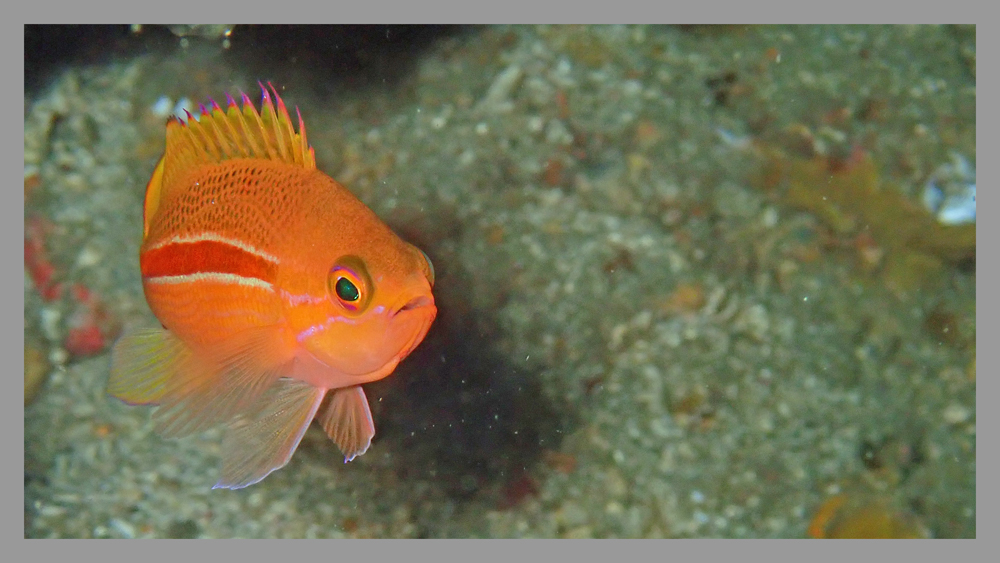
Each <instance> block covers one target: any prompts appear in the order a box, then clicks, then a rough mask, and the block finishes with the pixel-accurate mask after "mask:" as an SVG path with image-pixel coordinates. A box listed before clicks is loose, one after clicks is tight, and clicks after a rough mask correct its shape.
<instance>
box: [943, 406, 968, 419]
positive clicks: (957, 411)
mask: <svg viewBox="0 0 1000 563" xmlns="http://www.w3.org/2000/svg"><path fill="white" fill-rule="evenodd" d="M942 415H943V417H944V421H945V422H947V423H948V424H962V423H963V422H965V421H967V420H969V417H970V416H971V415H972V411H970V410H969V409H968V408H967V407H965V406H963V405H960V404H958V403H952V404H950V405H948V406H947V407H945V409H944V413H942Z"/></svg>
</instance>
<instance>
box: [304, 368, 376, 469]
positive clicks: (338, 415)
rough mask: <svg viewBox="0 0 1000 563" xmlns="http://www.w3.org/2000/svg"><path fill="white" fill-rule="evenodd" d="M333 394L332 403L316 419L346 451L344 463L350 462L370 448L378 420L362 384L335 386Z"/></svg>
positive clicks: (341, 449)
mask: <svg viewBox="0 0 1000 563" xmlns="http://www.w3.org/2000/svg"><path fill="white" fill-rule="evenodd" d="M330 393H331V396H330V403H329V404H328V405H327V406H326V408H324V409H323V412H322V413H321V414H320V416H319V417H318V418H317V420H318V421H319V423H320V426H322V427H323V430H325V431H326V435H327V436H329V437H330V439H331V440H333V441H334V443H336V444H337V447H339V448H340V451H341V452H343V453H344V463H347V462H348V461H351V460H352V459H354V458H355V457H356V456H359V455H361V454H363V453H365V452H366V451H368V446H370V445H371V443H372V437H374V436H375V423H374V422H372V411H371V409H369V408H368V398H367V397H365V392H364V390H363V389H361V386H360V385H353V386H351V387H343V388H341V389H334V390H332V391H330Z"/></svg>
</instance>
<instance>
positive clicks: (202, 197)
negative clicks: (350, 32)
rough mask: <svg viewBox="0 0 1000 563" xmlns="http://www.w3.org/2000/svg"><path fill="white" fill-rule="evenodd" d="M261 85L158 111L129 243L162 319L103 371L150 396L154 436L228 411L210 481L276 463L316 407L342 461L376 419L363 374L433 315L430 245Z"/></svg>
mask: <svg viewBox="0 0 1000 563" xmlns="http://www.w3.org/2000/svg"><path fill="white" fill-rule="evenodd" d="M269 86H270V85H269ZM261 89H262V90H263V101H262V102H261V111H260V113H257V111H256V109H255V108H254V107H253V104H252V102H250V99H249V98H248V97H247V96H246V95H245V94H244V95H243V107H242V109H241V108H240V107H238V106H237V104H236V102H235V101H234V100H233V98H232V97H230V96H228V95H227V99H228V102H229V103H228V107H227V108H226V110H225V111H223V110H222V108H220V107H219V105H218V104H216V103H215V102H212V107H211V108H210V109H209V110H206V109H205V108H204V107H202V115H201V117H199V118H198V119H197V120H195V119H193V118H192V117H191V115H190V114H188V120H187V123H186V124H185V123H184V122H182V121H180V120H178V119H176V118H171V119H170V120H169V121H168V122H167V146H166V151H165V152H164V154H163V157H162V158H161V159H160V162H159V164H157V166H156V170H155V171H154V172H153V177H152V178H151V179H150V181H149V185H148V186H147V187H146V201H145V209H144V214H143V241H142V247H141V248H140V251H139V265H140V269H141V270H142V285H143V290H144V291H145V294H146V301H147V302H148V303H149V307H150V309H152V311H153V314H155V315H156V317H157V318H158V319H159V320H160V323H162V325H163V328H162V329H148V330H140V331H137V332H134V333H131V334H128V335H126V336H124V337H122V338H121V339H120V340H119V341H118V342H117V343H116V344H115V346H114V349H113V350H112V361H111V362H112V365H111V378H110V380H109V382H108V393H109V394H111V395H113V396H115V397H117V398H119V399H121V400H123V401H125V402H126V403H129V404H138V405H154V404H155V405H159V408H158V409H157V410H156V412H155V413H154V414H153V421H154V424H155V427H156V430H157V431H158V432H159V433H161V434H162V435H165V436H182V435H185V434H190V433H193V432H198V431H201V430H204V429H207V428H209V427H211V426H214V425H217V424H220V423H226V424H227V428H226V432H225V435H224V438H223V441H222V478H221V479H220V480H219V482H218V483H217V484H216V485H215V488H219V487H222V488H230V489H238V488H242V487H246V486H248V485H252V484H254V483H256V482H258V481H260V480H261V479H263V478H264V477H266V476H267V475H268V474H269V473H271V472H272V471H274V470H275V469H278V468H280V467H282V466H284V465H285V464H286V463H288V460H289V459H290V458H291V456H292V453H293V452H294V451H295V448H296V447H297V446H298V444H299V441H300V440H301V439H302V435H303V434H304V433H305V431H306V428H308V426H309V423H310V422H311V421H312V420H313V418H316V419H317V420H318V421H319V423H320V425H321V426H322V427H323V429H324V430H325V431H326V433H327V434H328V435H329V436H330V438H331V439H332V440H333V441H334V442H335V443H336V444H337V446H339V447H340V449H341V451H342V452H343V453H344V455H345V458H346V459H345V462H346V461H350V460H351V459H353V458H354V457H355V456H358V455H361V454H363V453H364V452H365V451H366V450H367V449H368V446H369V445H370V444H371V439H372V436H374V434H375V426H374V424H373V423H372V416H371V411H370V410H369V408H368V400H367V398H366V397H365V393H364V391H363V390H362V389H361V384H362V383H368V382H370V381H375V380H378V379H381V378H383V377H385V376H387V375H389V374H390V373H392V371H393V370H394V369H395V368H396V365H397V364H398V363H399V362H400V360H402V359H403V358H405V357H406V356H407V355H408V354H409V353H410V352H412V351H413V349H414V348H416V346H417V345H418V344H420V342H421V341H422V340H423V338H424V335H426V334H427V330H428V329H429V328H430V325H431V323H432V322H433V321H434V317H435V315H436V314H437V308H436V307H435V305H434V296H433V295H432V294H431V287H432V286H433V285H434V270H433V267H432V266H431V263H430V260H429V259H428V258H427V256H426V255H425V254H424V253H423V252H421V251H420V250H419V249H417V248H416V247H415V246H413V245H411V244H409V243H406V242H404V241H403V240H401V239H400V238H399V237H397V236H396V235H395V233H393V232H392V231H391V230H390V229H389V227H387V226H386V225H385V224H384V223H382V221H380V220H379V218H378V217H377V216H376V215H375V213H374V212H372V211H371V210H370V209H368V208H367V207H366V206H365V205H364V204H363V203H361V201H360V200H358V199H357V198H356V197H354V195H352V194H351V192H349V191H348V190H347V189H346V188H344V186H342V185H340V184H338V183H337V182H336V181H334V180H333V179H332V178H330V177H329V176H327V175H326V174H324V173H322V172H320V171H319V170H316V160H315V154H314V152H313V149H312V147H310V146H309V145H308V143H307V142H306V131H305V126H304V125H303V123H302V117H301V115H300V116H299V127H298V132H297V133H296V132H295V130H294V128H293V126H292V122H291V119H290V118H289V116H288V111H287V110H286V109H285V104H284V103H283V102H282V100H281V98H280V97H279V96H278V93H277V92H276V91H275V90H274V87H273V86H271V91H272V92H274V99H275V100H276V101H277V110H275V107H274V104H273V103H272V101H271V97H270V95H269V93H268V91H267V89H265V88H264V87H263V85H262V86H261ZM296 113H297V112H296ZM324 399H325V401H324Z"/></svg>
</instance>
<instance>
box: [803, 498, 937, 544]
mask: <svg viewBox="0 0 1000 563" xmlns="http://www.w3.org/2000/svg"><path fill="white" fill-rule="evenodd" d="M808 534H809V537H811V538H816V539H917V538H929V537H931V533H930V530H928V529H927V528H926V527H925V526H924V525H923V524H922V523H921V522H920V520H919V519H918V518H917V517H916V516H915V515H913V514H912V513H910V512H909V511H905V510H901V509H897V508H895V507H894V506H893V504H892V503H891V502H890V501H889V500H888V499H886V498H884V497H882V496H869V495H866V494H862V493H858V494H845V493H841V494H837V495H834V496H832V497H830V498H828V499H827V500H826V501H824V502H823V504H821V505H820V506H819V508H818V509H817V510H816V513H815V515H814V516H813V519H812V521H811V522H810V523H809V529H808Z"/></svg>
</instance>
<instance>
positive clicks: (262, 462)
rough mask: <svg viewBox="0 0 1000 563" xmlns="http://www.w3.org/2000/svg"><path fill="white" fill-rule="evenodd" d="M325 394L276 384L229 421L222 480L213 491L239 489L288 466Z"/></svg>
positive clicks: (308, 387)
mask: <svg viewBox="0 0 1000 563" xmlns="http://www.w3.org/2000/svg"><path fill="white" fill-rule="evenodd" d="M324 394H325V390H323V389H318V388H316V387H313V386H312V385H309V384H307V383H303V382H301V381H298V380H295V379H286V378H282V379H279V380H278V381H277V382H275V384H274V385H272V386H271V387H270V388H269V389H268V390H267V391H265V392H264V394H263V395H261V396H260V397H259V398H258V399H257V401H256V402H255V403H254V404H253V405H252V406H251V407H250V408H249V409H247V410H246V411H245V412H242V413H240V414H239V415H237V416H236V417H235V418H234V419H233V420H232V422H230V424H229V428H228V429H227V430H226V434H225V436H224V437H223V438H222V478H221V479H219V482H218V483H216V484H215V486H214V487H213V488H214V489H219V488H223V489H242V488H243V487H246V486H249V485H253V484H254V483H257V482H258V481H260V480H261V479H263V478H264V477H267V475H268V474H269V473H271V472H272V471H274V470H275V469H279V468H281V467H283V466H284V465H285V464H286V463H288V460H289V459H291V457H292V453H293V452H295V448H297V447H298V446H299V441H301V440H302V436H303V435H304V434H305V432H306V429H307V428H308V427H309V423H310V422H312V419H313V417H314V416H316V410H317V409H318V408H319V404H320V402H322V400H323V395H324Z"/></svg>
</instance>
